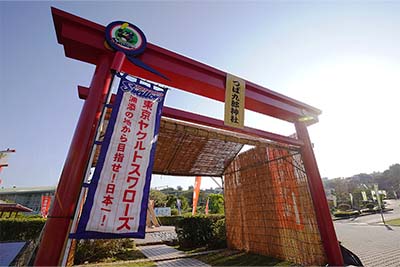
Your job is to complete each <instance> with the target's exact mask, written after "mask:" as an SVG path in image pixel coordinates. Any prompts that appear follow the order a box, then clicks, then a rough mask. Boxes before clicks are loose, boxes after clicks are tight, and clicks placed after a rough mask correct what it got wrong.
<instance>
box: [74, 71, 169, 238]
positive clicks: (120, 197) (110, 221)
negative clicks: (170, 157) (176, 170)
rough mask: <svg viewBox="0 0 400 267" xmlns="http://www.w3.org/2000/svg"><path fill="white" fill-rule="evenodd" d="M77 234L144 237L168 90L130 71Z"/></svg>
mask: <svg viewBox="0 0 400 267" xmlns="http://www.w3.org/2000/svg"><path fill="white" fill-rule="evenodd" d="M112 87H113V88H118V92H117V95H116V99H115V102H114V103H113V110H112V113H111V118H110V120H109V123H108V126H107V130H106V133H105V137H104V141H103V143H102V147H101V150H100V155H99V160H98V163H97V166H96V168H95V172H94V175H93V178H92V181H91V183H90V185H89V189H88V194H87V197H86V201H85V204H84V206H83V210H82V215H81V218H80V220H79V223H78V228H77V231H76V233H73V234H71V238H79V239H84V238H90V239H96V238H123V237H134V238H144V235H145V228H146V216H147V204H148V199H149V190H150V181H151V174H152V169H153V163H154V154H155V149H156V144H157V136H158V130H159V126H160V119H161V111H162V107H163V103H164V99H165V94H166V90H165V89H162V88H160V87H158V86H157V85H155V84H152V83H150V82H148V81H142V80H140V79H138V78H135V77H132V76H129V75H127V74H124V73H117V74H116V75H115V77H114V80H113V84H112Z"/></svg>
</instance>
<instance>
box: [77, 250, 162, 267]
mask: <svg viewBox="0 0 400 267" xmlns="http://www.w3.org/2000/svg"><path fill="white" fill-rule="evenodd" d="M137 260H143V261H137ZM79 266H88V267H89V266H96V267H97V266H103V267H106V266H113V267H114V266H117V267H150V266H156V264H155V263H154V262H153V261H149V260H146V256H145V255H143V253H142V252H141V251H140V250H138V249H136V248H132V249H127V250H125V251H124V252H121V253H118V254H117V255H115V257H113V258H107V259H103V260H101V261H97V262H90V263H86V264H84V265H83V264H82V265H79Z"/></svg>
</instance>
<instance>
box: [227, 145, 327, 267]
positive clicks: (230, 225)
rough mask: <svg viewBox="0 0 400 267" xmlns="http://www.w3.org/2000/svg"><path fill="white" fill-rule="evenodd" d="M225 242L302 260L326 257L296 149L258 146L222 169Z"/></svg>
mask: <svg viewBox="0 0 400 267" xmlns="http://www.w3.org/2000/svg"><path fill="white" fill-rule="evenodd" d="M224 175H225V216H226V232H227V240H228V246H229V247H230V248H234V249H239V250H246V251H250V252H254V253H258V254H263V255H268V256H273V257H277V258H281V259H286V260H289V261H292V262H294V263H298V264H302V265H322V264H324V263H326V262H327V260H326V256H325V253H324V249H323V246H322V242H321V237H320V233H319V230H318V225H317V221H316V216H315V211H314V207H313V204H312V200H311V196H310V193H309V190H308V184H307V176H306V174H305V171H304V167H303V164H302V161H301V157H300V155H299V153H298V152H297V151H291V150H288V149H286V148H279V147H271V146H267V147H266V146H259V147H256V148H254V149H252V150H249V151H246V152H244V153H242V154H240V155H239V156H238V157H237V158H236V159H235V160H234V161H233V162H232V163H231V164H230V165H229V167H228V168H227V169H226V171H225V174H224Z"/></svg>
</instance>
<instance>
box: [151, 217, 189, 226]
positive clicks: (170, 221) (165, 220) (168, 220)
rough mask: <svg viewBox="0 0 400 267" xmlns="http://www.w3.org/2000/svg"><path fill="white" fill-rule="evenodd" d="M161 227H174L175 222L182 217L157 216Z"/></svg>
mask: <svg viewBox="0 0 400 267" xmlns="http://www.w3.org/2000/svg"><path fill="white" fill-rule="evenodd" d="M157 218H158V220H159V221H160V223H161V225H165V226H175V225H176V223H177V221H179V220H181V219H182V218H183V216H159V217H157Z"/></svg>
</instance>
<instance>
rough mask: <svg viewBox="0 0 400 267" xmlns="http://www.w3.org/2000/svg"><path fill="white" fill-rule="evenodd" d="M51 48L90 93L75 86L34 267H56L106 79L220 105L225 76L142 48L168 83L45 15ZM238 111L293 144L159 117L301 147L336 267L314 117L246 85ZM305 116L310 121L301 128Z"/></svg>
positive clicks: (92, 35)
mask: <svg viewBox="0 0 400 267" xmlns="http://www.w3.org/2000/svg"><path fill="white" fill-rule="evenodd" d="M51 11H52V15H53V20H54V25H55V29H56V34H57V40H58V43H60V44H62V45H63V46H64V51H65V55H66V56H67V57H70V58H73V59H77V60H80V61H83V62H87V63H91V64H94V65H96V70H95V73H94V75H93V78H92V82H91V85H90V87H89V88H85V87H82V86H78V89H79V95H80V97H81V98H84V99H86V100H85V102H84V105H83V108H82V111H81V115H80V117H79V121H78V124H77V127H76V129H75V133H74V136H73V139H72V142H71V146H70V149H69V152H68V156H67V159H66V161H65V164H64V169H63V171H62V174H61V177H60V181H59V185H58V188H57V192H56V198H57V201H55V202H54V207H53V209H52V212H51V214H50V216H49V217H48V220H47V223H46V226H45V230H44V233H43V237H42V241H41V244H40V247H39V250H38V253H37V256H36V260H35V265H45V266H51V265H59V263H60V258H61V254H62V251H63V249H64V246H65V243H66V239H67V237H68V233H69V230H70V227H71V221H72V218H73V215H74V211H75V208H76V203H77V199H78V196H79V192H80V189H81V184H82V179H83V177H84V173H85V168H86V165H87V162H88V159H89V156H90V151H91V146H92V144H93V142H94V138H95V132H96V128H97V125H98V124H99V121H100V115H101V110H102V105H103V104H104V103H105V101H106V95H107V90H108V88H109V85H110V82H111V78H112V74H111V70H114V71H123V72H126V73H129V74H133V75H135V76H139V77H142V78H144V79H148V80H152V81H155V82H159V83H162V84H165V85H168V86H171V87H174V88H179V89H181V90H185V91H188V92H191V93H194V94H197V95H201V96H205V97H208V98H212V99H215V100H218V101H221V102H224V101H225V81H226V73H225V72H223V71H220V70H217V69H215V68H212V67H210V66H207V65H205V64H202V63H200V62H197V61H195V60H192V59H189V58H187V57H184V56H181V55H178V54H176V53H174V52H171V51H169V50H166V49H163V48H161V47H158V46H156V45H153V44H150V43H148V45H147V49H146V50H145V52H144V53H143V54H142V55H140V56H138V58H139V59H140V60H141V61H142V62H144V63H145V64H147V65H149V66H151V67H152V68H154V69H156V70H158V71H160V72H161V73H163V74H165V75H166V76H168V77H169V78H170V80H165V79H162V78H161V77H159V76H157V75H155V74H152V73H150V72H148V71H146V70H144V69H141V68H139V67H137V66H135V65H133V64H132V63H130V62H129V61H128V60H125V55H124V54H123V53H121V52H113V51H111V50H108V49H107V48H105V46H104V31H105V27H104V26H102V25H99V24H96V23H94V22H91V21H88V20H86V19H83V18H80V17H77V16H74V15H72V14H69V13H66V12H64V11H62V10H59V9H56V8H52V9H51ZM245 108H246V109H249V110H253V111H256V112H258V113H261V114H265V115H269V116H272V117H275V118H278V119H281V120H285V121H288V122H291V123H294V125H295V127H296V132H297V137H298V139H294V138H289V137H286V136H282V135H278V134H274V133H270V132H266V131H261V130H258V129H254V128H250V127H244V128H243V129H237V128H232V127H229V126H225V125H224V122H223V121H221V120H217V119H213V118H208V117H205V116H202V115H198V114H193V113H190V112H186V111H182V110H177V109H173V108H168V107H164V109H163V116H166V117H170V118H175V119H180V120H184V121H188V122H194V123H198V124H202V125H207V126H212V127H215V128H221V129H227V130H231V131H235V132H241V133H245V134H249V135H253V136H258V137H262V138H266V139H269V140H273V141H277V142H282V143H285V144H290V145H296V146H299V147H301V154H302V158H303V162H304V167H305V170H306V172H307V176H308V178H309V179H308V181H309V189H310V193H311V196H312V200H313V203H314V207H315V213H316V216H317V222H318V227H319V231H320V234H321V239H322V242H323V246H324V249H325V253H326V256H327V259H328V263H329V264H330V265H336V266H338V265H343V260H342V255H341V252H340V248H339V244H338V241H337V238H336V233H335V229H334V227H333V223H332V220H331V217H330V213H329V208H328V204H327V201H326V198H325V192H324V188H323V185H322V181H321V177H320V174H319V170H318V166H317V162H316V159H315V156H314V152H313V149H312V145H311V141H310V138H309V135H308V131H307V124H308V125H309V124H312V123H315V122H317V120H318V119H317V118H318V115H319V114H320V113H321V111H320V110H318V109H316V108H314V107H311V106H309V105H307V104H304V103H302V102H299V101H296V100H294V99H291V98H289V97H286V96H284V95H282V94H279V93H276V92H273V91H271V90H269V89H267V88H264V87H261V86H259V85H256V84H254V83H251V82H249V81H246V96H245ZM305 116H308V117H312V118H314V119H312V120H309V121H307V122H304V121H302V118H304V117H305Z"/></svg>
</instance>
